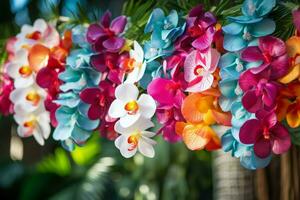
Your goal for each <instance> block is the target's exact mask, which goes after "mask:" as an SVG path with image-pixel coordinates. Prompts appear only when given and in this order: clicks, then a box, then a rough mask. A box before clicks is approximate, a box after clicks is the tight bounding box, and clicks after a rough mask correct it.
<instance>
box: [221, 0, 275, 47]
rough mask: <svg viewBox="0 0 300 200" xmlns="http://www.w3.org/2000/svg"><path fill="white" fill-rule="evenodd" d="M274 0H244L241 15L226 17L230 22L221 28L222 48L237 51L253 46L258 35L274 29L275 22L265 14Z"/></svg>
mask: <svg viewBox="0 0 300 200" xmlns="http://www.w3.org/2000/svg"><path fill="white" fill-rule="evenodd" d="M275 5H276V1H275V0H263V1H261V0H246V1H244V4H243V6H242V13H243V15H242V16H237V17H228V21H229V22H231V23H230V24H228V25H226V26H224V27H223V28H222V30H223V32H224V48H225V49H226V50H228V51H232V52H234V51H239V50H241V49H243V48H245V47H247V46H253V42H256V40H257V38H258V37H262V36H266V35H270V34H272V33H273V32H274V31H275V26H276V25H275V22H274V21H273V20H271V19H268V18H265V16H266V15H267V14H268V13H269V12H270V11H271V10H272V9H273V8H274V7H275Z"/></svg>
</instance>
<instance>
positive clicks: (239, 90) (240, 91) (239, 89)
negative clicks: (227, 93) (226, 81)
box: [234, 84, 243, 95]
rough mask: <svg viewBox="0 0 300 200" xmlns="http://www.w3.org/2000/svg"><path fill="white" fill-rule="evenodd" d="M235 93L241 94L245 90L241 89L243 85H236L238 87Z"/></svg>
mask: <svg viewBox="0 0 300 200" xmlns="http://www.w3.org/2000/svg"><path fill="white" fill-rule="evenodd" d="M234 93H235V94H236V95H241V94H243V90H242V89H241V87H240V86H239V84H237V85H236V88H235V89H234Z"/></svg>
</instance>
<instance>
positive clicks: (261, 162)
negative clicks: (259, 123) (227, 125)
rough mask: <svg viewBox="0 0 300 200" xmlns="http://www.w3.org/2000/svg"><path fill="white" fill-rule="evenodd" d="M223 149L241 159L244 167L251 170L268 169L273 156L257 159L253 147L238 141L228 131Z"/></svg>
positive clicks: (222, 139) (223, 141)
mask: <svg viewBox="0 0 300 200" xmlns="http://www.w3.org/2000/svg"><path fill="white" fill-rule="evenodd" d="M221 141H222V148H223V150H224V151H225V152H231V155H232V156H233V157H236V158H239V159H240V163H241V165H242V166H243V167H245V168H247V169H251V170H255V169H258V168H264V167H266V166H267V165H268V164H269V163H270V161H271V156H268V157H267V158H264V159H261V158H259V157H257V156H256V155H255V153H254V150H253V145H245V144H242V143H240V142H239V141H237V140H236V139H235V138H234V137H233V136H232V133H231V130H228V131H227V132H226V133H225V134H224V135H223V136H222V138H221Z"/></svg>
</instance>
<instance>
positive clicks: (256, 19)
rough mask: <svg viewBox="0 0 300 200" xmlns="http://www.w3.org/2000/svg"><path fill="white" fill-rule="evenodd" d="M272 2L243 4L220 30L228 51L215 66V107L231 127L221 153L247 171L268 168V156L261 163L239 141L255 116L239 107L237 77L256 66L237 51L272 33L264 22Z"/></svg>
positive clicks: (262, 0)
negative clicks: (217, 74) (217, 76)
mask: <svg viewBox="0 0 300 200" xmlns="http://www.w3.org/2000/svg"><path fill="white" fill-rule="evenodd" d="M275 5H276V1H275V0H245V1H244V3H243V6H242V13H243V15H242V16H237V17H228V21H229V22H230V23H229V24H228V25H226V26H224V27H223V29H222V30H223V32H224V48H225V49H226V50H227V51H229V52H228V53H226V54H224V55H223V56H222V57H221V59H220V62H219V67H220V77H221V81H220V83H219V84H220V91H221V93H222V96H221V98H220V100H219V104H220V106H221V108H222V110H223V111H225V112H227V111H230V112H231V113H232V120H231V123H232V127H231V129H229V130H228V131H227V132H226V133H225V134H224V135H223V136H222V147H223V150H224V151H225V152H229V151H231V152H232V156H234V157H236V158H239V159H240V162H241V165H243V166H244V167H245V168H248V169H257V168H262V167H265V166H267V165H268V164H269V162H270V160H271V156H269V157H267V158H265V159H261V158H259V157H257V156H256V155H255V154H254V151H253V145H245V144H243V143H241V142H240V140H239V131H240V128H241V127H242V125H243V124H244V123H245V122H246V121H247V120H249V119H253V118H255V114H252V113H249V112H248V111H246V110H245V108H244V107H243V105H242V103H241V98H242V96H243V91H242V90H241V88H240V87H239V83H238V81H239V77H240V75H241V73H243V72H244V71H246V70H247V69H250V68H253V67H257V66H259V65H260V64H261V63H260V62H251V63H247V62H244V61H242V60H241V59H240V51H241V50H243V49H244V48H246V47H248V46H257V45H258V38H259V37H262V36H266V35H270V34H272V33H273V32H274V31H275V23H274V21H273V20H271V19H268V18H265V17H266V15H267V14H268V13H270V12H271V10H272V9H273V8H274V7H275Z"/></svg>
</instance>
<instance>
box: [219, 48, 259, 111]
mask: <svg viewBox="0 0 300 200" xmlns="http://www.w3.org/2000/svg"><path fill="white" fill-rule="evenodd" d="M261 64H262V62H251V63H247V62H243V61H242V60H241V59H240V58H239V54H236V53H231V52H229V53H226V54H224V55H223V56H222V57H221V58H220V61H219V67H220V77H221V81H220V82H219V86H220V91H221V93H222V95H223V96H224V97H226V98H228V99H231V100H232V102H234V101H235V100H236V97H237V96H240V95H242V93H243V91H242V90H241V88H240V87H239V84H238V79H239V77H240V75H241V73H243V72H244V71H246V70H247V69H250V68H254V67H258V66H260V65H261ZM224 111H225V110H224ZM226 111H229V109H228V110H226Z"/></svg>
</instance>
